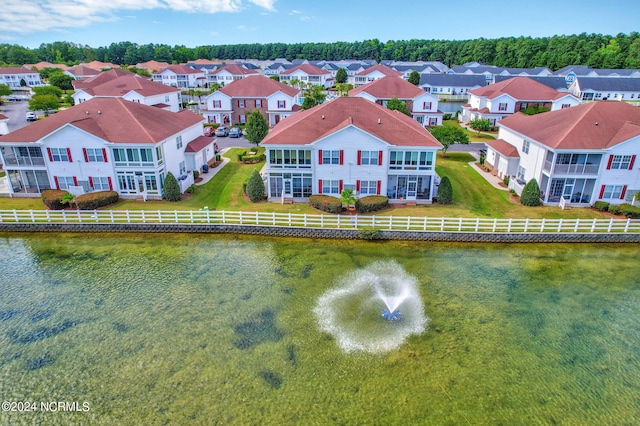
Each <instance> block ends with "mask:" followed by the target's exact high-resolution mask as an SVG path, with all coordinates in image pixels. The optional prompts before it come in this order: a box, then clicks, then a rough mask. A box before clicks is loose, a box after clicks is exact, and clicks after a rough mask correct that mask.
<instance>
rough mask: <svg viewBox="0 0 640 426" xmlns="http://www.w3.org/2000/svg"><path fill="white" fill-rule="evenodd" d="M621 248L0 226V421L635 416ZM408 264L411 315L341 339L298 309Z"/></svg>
mask: <svg viewBox="0 0 640 426" xmlns="http://www.w3.org/2000/svg"><path fill="white" fill-rule="evenodd" d="M637 252H638V246H637V245H624V246H623V245H573V246H572V245H505V246H500V245H479V244H474V245H462V244H435V245H434V244H427V243H424V244H422V243H416V242H411V243H401V242H393V243H368V242H353V241H321V240H320V241H319V240H293V239H272V240H265V239H264V238H253V237H229V236H211V235H203V236H198V235H172V236H167V235H155V234H151V235H138V236H134V235H129V234H127V235H105V234H100V235H86V234H83V235H74V234H58V235H52V234H46V235H45V234H38V235H36V234H34V235H4V237H3V238H0V258H1V259H2V261H0V277H2V279H0V294H1V295H2V297H1V298H0V395H2V398H3V400H8V401H12V400H13V401H38V402H39V401H51V400H54V401H79V402H80V403H82V402H84V401H86V402H88V403H89V404H90V410H89V411H88V412H72V413H68V412H67V413H44V412H42V411H38V412H32V413H10V412H0V424H26V423H28V424H31V423H46V424H69V423H78V424H131V423H148V424H164V423H171V424H189V423H202V424H215V423H220V424H276V423H280V424H330V423H331V424H332V423H338V424H354V423H371V422H373V423H379V424H425V423H427V424H513V423H514V420H515V419H517V420H515V423H519V424H552V423H558V424H634V423H635V422H636V420H637V419H638V418H640V406H639V405H638V398H637V396H638V395H639V394H640V339H638V324H639V323H640V321H639V320H640V314H639V312H640V310H639V309H638V307H639V306H638V300H639V295H640V280H639V279H638V274H637ZM390 260H391V261H393V262H395V263H397V264H398V265H400V266H401V267H402V269H403V270H404V271H406V273H407V274H409V275H410V276H412V277H415V279H416V280H417V285H418V286H419V289H418V290H419V291H418V292H419V295H420V297H421V298H422V303H423V304H424V312H425V314H426V315H427V316H428V317H429V318H430V323H429V326H428V328H427V329H426V331H424V332H423V333H421V334H417V335H412V336H409V337H408V338H407V339H406V340H405V341H404V342H403V343H402V344H401V345H400V346H399V347H398V348H397V349H394V350H392V351H389V352H386V353H384V354H377V355H376V354H369V353H366V352H352V353H346V352H344V351H343V350H341V348H340V347H339V346H338V345H337V344H336V341H335V340H334V337H332V336H331V335H330V334H326V333H324V332H323V331H322V330H321V329H320V326H319V324H318V322H317V318H316V316H315V315H314V314H313V309H314V306H316V304H317V302H318V299H319V298H320V297H321V296H322V294H324V293H325V292H327V291H328V290H330V289H332V288H334V287H336V286H337V285H339V284H340V283H341V281H340V280H341V279H343V277H345V276H349V275H350V274H352V273H353V271H356V270H360V269H364V268H367V267H368V266H369V265H372V264H373V263H374V262H376V261H390Z"/></svg>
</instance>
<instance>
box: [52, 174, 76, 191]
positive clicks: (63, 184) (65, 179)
mask: <svg viewBox="0 0 640 426" xmlns="http://www.w3.org/2000/svg"><path fill="white" fill-rule="evenodd" d="M56 180H57V182H58V187H60V189H67V190H68V189H69V187H71V186H74V185H75V181H74V179H73V176H58V177H57V178H56Z"/></svg>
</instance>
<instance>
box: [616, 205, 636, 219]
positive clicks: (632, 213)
mask: <svg viewBox="0 0 640 426" xmlns="http://www.w3.org/2000/svg"><path fill="white" fill-rule="evenodd" d="M620 213H621V214H623V215H625V216H626V217H628V218H630V219H638V218H640V209H639V208H638V207H636V206H634V205H631V204H626V203H625V204H620Z"/></svg>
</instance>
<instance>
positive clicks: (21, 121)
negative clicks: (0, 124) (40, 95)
mask: <svg viewBox="0 0 640 426" xmlns="http://www.w3.org/2000/svg"><path fill="white" fill-rule="evenodd" d="M28 107H29V102H27V101H10V102H9V101H7V102H5V103H4V104H3V105H1V106H0V111H2V113H3V114H4V115H6V116H7V117H9V121H8V122H7V125H8V126H9V132H13V131H14V130H18V129H20V128H21V127H25V126H28V125H29V124H31V123H32V122H29V121H27V120H26V119H25V115H26V113H27V109H28Z"/></svg>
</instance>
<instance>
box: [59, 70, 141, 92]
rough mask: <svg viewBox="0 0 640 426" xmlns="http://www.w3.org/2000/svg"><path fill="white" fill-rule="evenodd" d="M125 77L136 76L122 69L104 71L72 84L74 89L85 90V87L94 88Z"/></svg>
mask: <svg viewBox="0 0 640 426" xmlns="http://www.w3.org/2000/svg"><path fill="white" fill-rule="evenodd" d="M123 75H134V74H133V73H132V72H130V71H125V70H122V69H120V68H114V69H111V70H109V71H103V72H101V73H100V74H98V75H96V76H94V77H89V78H85V79H83V80H74V81H72V82H71V84H72V85H73V88H74V89H83V88H85V87H93V86H97V85H99V84H103V83H106V82H107V81H111V80H113V79H116V78H118V77H121V76H123Z"/></svg>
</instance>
